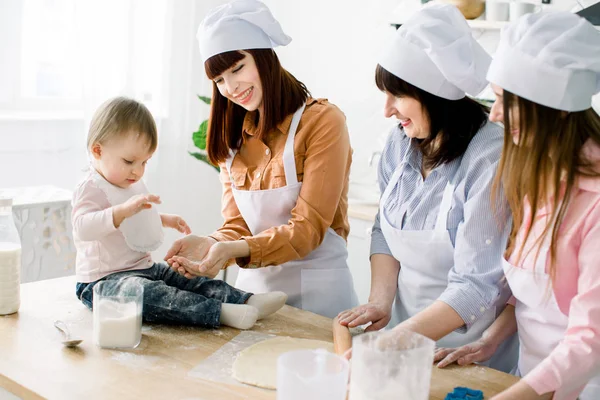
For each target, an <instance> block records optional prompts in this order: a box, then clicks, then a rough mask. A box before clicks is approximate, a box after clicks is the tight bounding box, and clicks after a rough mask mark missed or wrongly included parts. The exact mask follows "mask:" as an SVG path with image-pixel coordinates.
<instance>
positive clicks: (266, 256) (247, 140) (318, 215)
mask: <svg viewBox="0 0 600 400" xmlns="http://www.w3.org/2000/svg"><path fill="white" fill-rule="evenodd" d="M292 116H293V115H291V114H290V115H288V116H287V117H286V118H285V119H284V120H283V121H282V122H281V123H280V124H279V125H277V127H276V129H273V130H272V131H271V132H269V133H268V134H267V135H265V136H264V137H263V140H262V141H261V140H258V139H256V138H255V136H254V135H255V134H256V131H257V126H256V124H255V121H256V112H248V113H247V114H246V117H245V119H244V124H243V133H242V146H241V148H240V150H239V151H238V153H237V155H236V157H235V158H234V160H233V164H232V166H231V175H232V177H233V180H234V184H235V187H236V188H237V189H239V190H265V189H275V188H279V187H282V186H285V185H286V181H285V173H284V167H283V159H282V157H283V149H284V146H285V141H286V138H287V134H288V130H289V128H290V124H291V122H292ZM294 157H295V161H296V173H297V175H298V181H299V182H303V183H302V188H301V190H300V195H299V197H298V201H297V202H296V206H295V207H294V208H293V209H292V217H291V219H290V220H289V222H288V224H287V225H281V226H274V227H272V228H269V229H267V230H265V231H263V232H259V233H257V234H256V235H252V233H251V232H250V230H249V229H248V226H247V225H246V222H245V221H244V218H243V217H242V215H241V214H240V211H239V209H238V207H237V205H236V203H235V200H234V198H233V193H232V190H231V180H230V177H229V172H228V171H227V167H226V166H225V164H224V163H223V164H222V165H220V167H221V176H220V178H221V182H222V183H223V198H222V213H223V217H224V219H225V222H224V224H223V226H222V227H221V228H220V229H219V230H217V231H216V232H214V233H213V234H212V235H211V236H212V237H213V238H215V239H216V240H218V241H230V240H239V239H244V240H246V242H247V243H248V245H249V247H250V258H249V259H248V258H246V259H245V260H244V261H243V262H242V264H244V263H245V265H240V266H242V267H247V266H249V265H250V266H251V267H266V266H269V265H278V264H283V263H285V262H287V261H292V260H297V259H301V258H303V257H305V256H307V255H308V254H309V253H310V252H312V251H313V250H314V249H316V248H317V247H318V246H319V245H320V244H321V242H322V241H323V238H324V237H325V233H326V232H327V229H328V228H329V227H331V228H332V229H333V230H334V231H335V232H337V234H338V235H340V236H341V237H343V238H344V239H346V238H347V236H348V231H349V225H348V177H349V173H350V164H351V162H352V150H351V148H350V137H349V135H348V129H347V127H346V117H345V116H344V114H343V113H342V112H341V110H340V109H339V108H337V107H336V106H334V105H333V104H330V103H329V102H328V101H327V100H326V99H312V98H309V99H308V101H307V104H306V109H305V111H304V113H303V114H302V118H301V119H300V124H299V126H298V130H297V131H296V137H295V140H294ZM240 261H241V260H238V264H239V263H240Z"/></svg>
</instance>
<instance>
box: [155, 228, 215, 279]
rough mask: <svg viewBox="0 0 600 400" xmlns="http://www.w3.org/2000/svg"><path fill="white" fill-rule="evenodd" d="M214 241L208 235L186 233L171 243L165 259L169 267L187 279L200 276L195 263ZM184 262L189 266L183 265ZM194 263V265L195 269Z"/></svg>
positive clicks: (202, 256)
mask: <svg viewBox="0 0 600 400" xmlns="http://www.w3.org/2000/svg"><path fill="white" fill-rule="evenodd" d="M216 243H217V241H216V240H215V239H213V238H211V237H208V236H196V235H188V236H186V237H183V238H181V239H178V240H176V241H175V242H174V243H173V245H172V246H171V248H170V249H169V251H168V252H167V255H166V256H165V261H166V262H167V263H168V264H169V265H170V266H171V268H173V269H174V270H175V271H177V272H178V273H180V274H181V275H183V276H185V277H186V278H188V279H191V278H193V277H194V276H200V275H199V274H198V268H197V265H198V263H199V262H200V261H202V259H204V257H205V256H206V254H208V251H209V250H210V248H211V247H212V246H213V245H214V244H216ZM184 263H185V265H188V266H189V269H188V268H186V267H185V265H184ZM194 265H196V268H195V270H194ZM190 270H191V271H190ZM190 272H195V273H194V274H192V273H190Z"/></svg>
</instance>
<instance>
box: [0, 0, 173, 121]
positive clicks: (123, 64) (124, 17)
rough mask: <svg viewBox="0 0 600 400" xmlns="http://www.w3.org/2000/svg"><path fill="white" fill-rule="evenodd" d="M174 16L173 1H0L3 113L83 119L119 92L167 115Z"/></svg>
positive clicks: (0, 109)
mask: <svg viewBox="0 0 600 400" xmlns="http://www.w3.org/2000/svg"><path fill="white" fill-rule="evenodd" d="M170 12H171V10H170V6H169V2H168V1H167V0H104V1H88V0H23V1H12V2H11V1H9V2H0V37H1V38H3V39H2V41H1V42H0V58H1V59H2V60H3V61H2V63H0V64H3V66H0V75H2V76H3V77H0V92H4V94H0V114H4V115H6V114H9V115H10V114H11V113H13V114H15V113H36V112H42V113H51V112H70V113H75V114H77V112H81V111H82V110H83V107H84V105H85V104H89V103H96V102H97V101H96V100H99V101H100V100H104V99H106V98H108V97H110V96H115V95H118V94H127V95H130V96H134V97H136V98H138V99H139V100H142V101H144V103H146V105H148V106H149V107H150V108H151V109H152V110H153V111H154V112H158V113H160V112H162V111H164V110H165V109H166V104H165V103H166V101H165V99H166V98H167V96H165V93H166V89H167V88H166V79H165V78H166V76H167V74H168V62H167V60H168V59H169V51H170V49H169V46H167V44H168V43H170V41H169V40H170V36H169V33H170V31H169V28H170V19H171V18H170V17H171V15H170ZM1 26H4V27H3V28H2V27H1ZM9 38H10V39H9ZM4 88H6V90H4Z"/></svg>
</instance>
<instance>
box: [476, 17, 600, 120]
mask: <svg viewBox="0 0 600 400" xmlns="http://www.w3.org/2000/svg"><path fill="white" fill-rule="evenodd" d="M487 77H488V79H489V81H490V82H493V83H495V84H496V85H498V86H500V87H502V88H503V89H506V90H508V91H509V92H512V93H514V94H516V95H518V96H520V97H523V98H525V99H527V100H530V101H533V102H536V103H539V104H542V105H545V106H547V107H551V108H555V109H558V110H564V111H582V110H586V109H588V108H590V107H591V105H592V96H593V95H594V94H595V93H598V92H599V91H600V32H598V31H597V30H596V29H595V28H594V27H593V26H592V25H591V24H590V23H589V22H587V21H586V20H585V19H583V18H581V17H579V16H577V15H575V14H572V13H569V12H541V13H537V14H527V15H525V16H523V17H521V18H519V19H518V20H517V21H515V22H513V23H510V24H509V25H507V26H506V27H505V28H504V29H503V30H502V34H501V35H500V43H499V44H498V50H497V51H496V55H495V56H494V60H493V61H492V65H491V66H490V69H489V72H488V75H487Z"/></svg>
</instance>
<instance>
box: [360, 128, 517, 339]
mask: <svg viewBox="0 0 600 400" xmlns="http://www.w3.org/2000/svg"><path fill="white" fill-rule="evenodd" d="M502 143H503V129H502V128H501V127H500V126H498V125H496V124H494V123H491V122H488V123H486V125H485V126H484V127H483V128H481V129H480V131H479V132H478V133H477V134H476V135H475V137H474V138H473V139H472V140H471V142H470V144H469V146H468V148H467V150H466V151H465V153H464V154H463V156H462V157H459V158H457V159H455V160H453V161H451V162H449V163H445V164H442V165H440V166H438V167H436V168H435V169H433V170H432V171H431V173H430V174H429V176H428V177H427V178H426V179H425V180H424V179H423V176H422V174H421V164H422V153H421V152H420V150H419V149H418V147H417V145H416V142H415V141H414V140H411V139H410V138H408V137H407V136H406V135H405V134H404V131H403V130H402V129H401V128H400V127H396V128H394V129H393V130H392V132H391V133H390V135H389V137H388V139H387V142H386V145H385V147H384V150H383V152H382V155H381V161H380V163H379V171H378V177H379V186H380V189H381V193H383V192H384V191H385V189H386V187H387V185H388V182H389V180H390V178H391V177H392V174H393V173H394V171H395V169H396V168H397V167H398V165H400V164H401V163H402V161H403V160H404V161H406V163H405V164H404V171H403V172H402V176H401V178H400V179H399V181H398V183H397V184H396V185H395V187H394V188H393V189H392V191H391V193H390V196H389V198H388V200H387V201H386V202H385V204H383V207H384V209H385V213H386V215H387V216H388V218H389V219H390V223H391V224H392V225H393V226H394V227H395V228H397V229H403V230H433V229H434V227H435V222H436V219H437V216H438V213H439V208H440V203H441V201H442V196H443V193H444V189H445V187H446V184H447V183H448V180H449V178H450V177H452V176H453V175H454V183H455V188H454V194H453V196H452V206H451V209H450V211H449V213H448V219H447V228H448V233H449V235H450V240H451V241H452V244H453V246H454V265H453V267H452V269H451V270H450V272H449V273H448V287H447V288H446V290H445V291H444V292H443V293H442V295H441V296H440V297H439V298H438V300H440V301H443V302H445V303H446V304H448V305H449V306H450V307H452V308H453V309H454V310H456V312H457V313H458V314H459V315H460V316H461V317H462V319H463V320H464V321H465V325H466V327H462V328H460V329H459V330H458V331H460V332H465V331H466V329H468V327H470V326H471V325H472V324H473V323H474V322H475V321H477V320H478V319H479V318H480V317H481V316H482V315H483V314H484V312H485V311H486V310H487V309H489V308H491V307H493V306H496V305H497V306H503V305H504V303H503V302H505V301H506V300H507V299H508V296H509V295H510V292H509V290H508V288H507V285H506V283H505V280H504V279H503V277H504V273H503V271H502V263H501V260H502V253H503V252H504V249H505V246H506V237H507V234H508V228H509V224H508V223H506V221H507V215H508V214H507V213H505V212H504V211H501V210H500V208H501V207H494V208H493V207H492V202H491V186H492V182H493V179H494V177H495V173H496V169H497V166H498V161H499V159H500V153H501V151H502ZM503 201H504V199H503ZM404 203H408V207H407V211H406V213H405V214H404V218H401V217H400V212H399V210H400V207H401V206H402V205H403V204H404ZM504 204H505V203H504ZM506 209H507V206H506V205H505V208H504V210H506ZM394 215H396V216H397V217H396V219H394ZM373 254H388V255H392V253H391V251H390V249H389V247H388V244H387V242H386V239H385V237H384V236H383V233H382V231H381V227H380V221H379V213H378V214H377V217H376V219H375V224H374V225H373V233H372V236H371V255H373Z"/></svg>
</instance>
